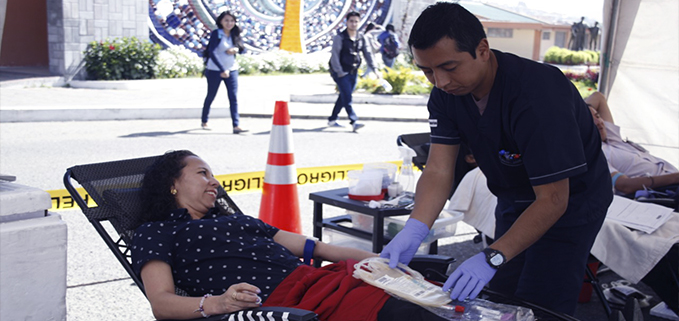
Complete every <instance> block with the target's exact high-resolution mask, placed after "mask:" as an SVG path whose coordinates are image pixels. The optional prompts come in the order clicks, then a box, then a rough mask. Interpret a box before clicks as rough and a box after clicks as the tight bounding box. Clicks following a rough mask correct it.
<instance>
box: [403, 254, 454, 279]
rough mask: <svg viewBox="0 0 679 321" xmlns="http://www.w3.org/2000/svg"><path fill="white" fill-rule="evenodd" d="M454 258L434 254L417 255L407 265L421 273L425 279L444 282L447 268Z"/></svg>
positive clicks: (446, 276)
mask: <svg viewBox="0 0 679 321" xmlns="http://www.w3.org/2000/svg"><path fill="white" fill-rule="evenodd" d="M453 262H455V258H452V257H449V256H443V255H436V254H427V255H417V256H415V257H414V258H413V260H412V261H410V264H408V266H409V267H410V268H411V269H413V270H415V271H417V272H420V274H422V276H424V278H425V279H427V280H430V281H436V282H445V281H446V280H447V279H448V275H447V273H448V268H449V267H450V264H452V263H453Z"/></svg>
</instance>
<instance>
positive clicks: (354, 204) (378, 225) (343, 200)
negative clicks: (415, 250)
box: [309, 187, 438, 263]
mask: <svg viewBox="0 0 679 321" xmlns="http://www.w3.org/2000/svg"><path fill="white" fill-rule="evenodd" d="M348 194H349V189H348V188H346V187H345V188H338V189H333V190H327V191H322V192H315V193H310V194H309V199H310V200H312V201H313V202H314V237H316V238H318V239H319V240H320V239H322V237H323V228H324V227H325V228H328V229H331V230H336V231H340V232H343V233H346V234H349V235H351V236H354V237H356V238H359V239H364V240H369V241H371V242H372V251H373V252H375V253H380V252H381V251H382V247H383V246H384V245H385V244H386V243H388V242H389V241H391V239H390V238H389V237H385V235H384V218H385V217H388V216H400V215H410V210H409V209H405V208H370V207H368V202H364V201H357V200H352V199H350V198H349V197H348ZM323 204H327V205H331V206H335V207H339V208H343V209H347V210H350V211H354V212H357V213H361V214H365V215H369V216H372V217H373V231H372V233H370V232H366V231H362V230H359V229H355V228H351V227H347V226H343V225H340V223H346V222H351V217H350V216H349V215H340V216H334V217H330V218H326V219H324V218H323ZM437 244H438V242H437V241H434V242H432V243H431V247H430V248H429V253H430V254H436V253H437V251H438V247H437ZM319 263H320V262H319Z"/></svg>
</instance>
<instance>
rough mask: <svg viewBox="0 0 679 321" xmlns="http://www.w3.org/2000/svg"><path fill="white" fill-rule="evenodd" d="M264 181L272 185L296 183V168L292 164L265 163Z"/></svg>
mask: <svg viewBox="0 0 679 321" xmlns="http://www.w3.org/2000/svg"><path fill="white" fill-rule="evenodd" d="M264 182H265V183H269V184H273V185H288V184H297V169H296V168H295V165H294V164H293V165H287V166H277V165H269V164H267V165H266V172H264Z"/></svg>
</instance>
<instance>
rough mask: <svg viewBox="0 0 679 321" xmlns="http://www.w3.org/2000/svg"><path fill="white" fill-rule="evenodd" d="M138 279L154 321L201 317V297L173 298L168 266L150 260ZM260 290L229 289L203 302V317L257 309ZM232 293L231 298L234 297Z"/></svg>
mask: <svg viewBox="0 0 679 321" xmlns="http://www.w3.org/2000/svg"><path fill="white" fill-rule="evenodd" d="M141 279H142V282H143V283H144V288H145V289H146V297H147V298H148V299H149V302H150V303H151V309H152V310H153V316H154V317H156V318H157V319H194V318H200V317H202V315H201V313H200V310H199V306H200V301H201V300H202V297H183V296H179V295H176V294H175V288H174V280H173V278H172V271H171V267H170V265H169V264H167V263H165V262H163V261H159V260H153V261H149V262H148V263H146V264H145V265H144V267H142V269H141ZM259 292H260V290H259V289H258V288H257V287H256V286H254V285H251V284H247V283H238V284H234V285H231V286H230V287H229V288H228V289H227V290H226V292H224V293H223V294H222V295H219V296H212V297H208V298H206V299H205V300H204V301H203V309H204V313H205V314H208V315H215V314H224V313H230V312H234V311H239V310H243V309H249V308H255V307H259V306H261V304H260V303H261V299H260V298H259V296H258V295H257V294H258V293H259ZM234 293H235V295H234Z"/></svg>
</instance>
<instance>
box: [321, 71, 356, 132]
mask: <svg viewBox="0 0 679 321" xmlns="http://www.w3.org/2000/svg"><path fill="white" fill-rule="evenodd" d="M330 75H331V76H332V79H333V80H334V81H335V83H336V84H337V89H338V90H339V96H338V97H337V101H336V102H335V108H333V109H332V115H330V117H328V121H336V120H337V118H338V117H339V113H340V111H342V108H345V109H346V110H347V116H349V121H350V122H351V123H352V124H353V123H355V122H356V121H357V120H358V117H357V116H356V114H355V113H354V108H353V107H352V106H351V101H352V99H353V98H352V97H351V95H352V94H353V92H354V89H356V79H357V78H358V72H356V71H354V72H353V73H349V74H347V75H345V76H344V77H341V78H338V77H337V74H335V73H334V72H331V73H330Z"/></svg>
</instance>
